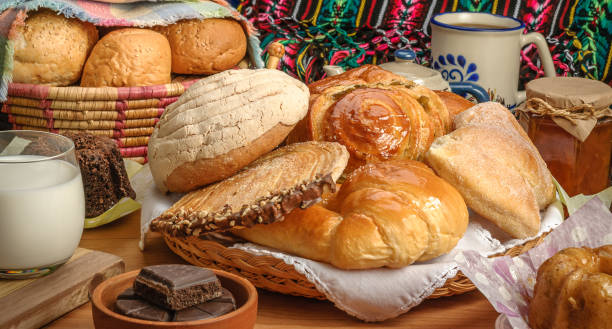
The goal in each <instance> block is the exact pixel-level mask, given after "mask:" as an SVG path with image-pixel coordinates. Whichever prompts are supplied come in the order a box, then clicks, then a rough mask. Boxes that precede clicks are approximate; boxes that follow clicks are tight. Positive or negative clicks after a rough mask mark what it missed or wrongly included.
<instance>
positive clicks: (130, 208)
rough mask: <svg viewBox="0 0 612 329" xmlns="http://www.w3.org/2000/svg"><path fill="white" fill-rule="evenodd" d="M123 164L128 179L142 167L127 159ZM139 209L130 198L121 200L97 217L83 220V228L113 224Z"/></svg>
mask: <svg viewBox="0 0 612 329" xmlns="http://www.w3.org/2000/svg"><path fill="white" fill-rule="evenodd" d="M123 163H124V164H125V171H126V172H127V174H128V178H130V179H131V178H132V177H133V176H134V175H135V174H136V173H137V172H138V171H139V170H140V169H141V168H142V165H141V164H140V163H138V162H136V161H132V160H129V159H123ZM138 209H140V203H138V202H136V201H135V200H132V199H130V198H123V199H121V200H119V202H117V204H115V205H114V206H113V207H112V208H110V209H109V210H107V211H105V212H104V213H102V214H101V215H100V216H98V217H94V218H85V226H84V227H85V228H94V227H98V226H102V225H104V224H108V223H110V222H113V221H114V220H116V219H119V218H121V217H123V216H125V215H128V214H131V213H133V212H134V211H136V210H138Z"/></svg>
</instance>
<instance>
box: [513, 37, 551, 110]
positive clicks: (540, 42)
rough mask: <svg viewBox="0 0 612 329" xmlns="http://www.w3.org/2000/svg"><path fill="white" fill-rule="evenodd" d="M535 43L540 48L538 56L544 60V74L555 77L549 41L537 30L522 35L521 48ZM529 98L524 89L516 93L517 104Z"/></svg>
mask: <svg viewBox="0 0 612 329" xmlns="http://www.w3.org/2000/svg"><path fill="white" fill-rule="evenodd" d="M530 43H534V44H535V45H536V47H537V48H538V56H540V60H541V61H542V66H543V68H544V76H547V77H554V76H556V75H557V73H556V71H555V65H554V64H553V59H552V56H551V55H550V50H549V49H548V43H546V39H545V38H544V36H543V35H542V34H540V33H537V32H531V33H527V34H522V35H521V48H523V47H525V46H526V45H528V44H530ZM526 98H527V95H526V94H525V91H524V90H521V91H519V92H517V94H516V104H519V103H522V102H523V101H525V99H526Z"/></svg>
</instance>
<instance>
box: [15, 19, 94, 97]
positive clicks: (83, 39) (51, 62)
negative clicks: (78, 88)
mask: <svg viewBox="0 0 612 329" xmlns="http://www.w3.org/2000/svg"><path fill="white" fill-rule="evenodd" d="M17 31H18V33H17V37H16V39H15V55H14V64H13V65H14V66H13V82H19V83H31V84H42V85H49V86H68V85H70V84H73V83H75V82H77V81H79V78H80V77H81V71H82V70H83V64H84V63H85V60H86V59H87V55H88V54H89V52H90V50H91V48H92V47H93V46H94V44H95V43H96V41H98V30H96V27H95V26H94V25H93V24H91V23H88V22H82V21H80V20H78V19H76V18H66V17H64V16H62V15H60V14H56V13H55V12H53V11H51V10H48V9H41V10H38V11H35V12H33V13H31V14H29V15H28V18H26V20H25V24H24V25H23V26H20V27H18V28H17Z"/></svg>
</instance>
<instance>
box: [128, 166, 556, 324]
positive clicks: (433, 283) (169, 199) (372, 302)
mask: <svg viewBox="0 0 612 329" xmlns="http://www.w3.org/2000/svg"><path fill="white" fill-rule="evenodd" d="M132 186H133V187H134V189H135V190H136V195H137V196H138V197H137V201H139V202H140V203H141V204H142V211H141V219H140V223H141V233H142V234H141V242H140V247H141V249H144V247H145V246H144V236H145V234H146V233H147V232H148V230H149V224H150V223H151V221H152V220H153V219H154V218H156V217H157V216H159V215H161V213H162V212H164V211H165V210H166V209H168V208H169V207H170V206H171V205H172V204H173V203H174V202H176V201H177V200H178V199H179V198H180V197H181V196H182V195H180V194H169V195H164V194H162V193H161V192H159V191H158V190H157V188H156V187H155V184H154V183H153V178H152V176H151V172H150V170H149V167H148V166H145V167H144V168H143V169H142V170H141V171H140V172H138V173H137V174H136V175H135V176H134V177H133V179H132ZM562 221H563V212H562V207H561V203H560V202H558V201H557V202H556V203H554V204H552V205H551V206H550V207H548V209H546V211H544V212H543V213H542V225H541V228H540V233H539V234H538V236H540V235H541V234H542V233H543V232H547V231H550V230H551V229H552V228H554V227H556V226H558V225H559V224H560V223H561V222H562ZM534 238H535V237H534ZM532 239H533V238H532ZM526 241H527V240H518V239H511V238H510V237H509V236H508V235H507V234H505V233H504V232H502V231H501V230H499V229H497V227H495V226H494V225H492V224H490V223H489V222H488V221H486V220H484V219H482V218H481V217H480V216H479V215H477V214H475V213H470V224H469V225H468V229H467V231H466V233H465V235H464V236H463V238H462V239H461V240H460V241H459V243H458V244H457V246H456V247H455V248H454V249H453V250H452V251H451V252H450V253H449V254H446V255H443V256H440V257H438V258H435V259H433V260H430V261H427V262H419V263H415V264H412V265H410V266H406V267H404V268H400V269H389V268H379V269H372V270H340V269H337V268H335V267H333V266H331V265H328V264H326V263H321V262H316V261H312V260H309V259H305V258H301V257H296V256H292V255H289V254H287V253H284V252H281V251H278V250H275V249H272V248H267V247H264V246H260V245H257V244H253V243H236V244H234V245H233V246H231V247H230V248H237V249H241V250H244V251H246V252H249V253H252V254H255V255H269V256H272V257H275V258H278V259H281V260H283V261H284V262H285V263H287V264H290V265H293V266H294V268H295V270H296V271H297V272H299V273H301V274H302V275H304V276H305V277H306V278H307V279H308V280H309V281H311V282H312V283H313V284H314V285H315V286H316V287H317V289H318V290H319V291H321V292H322V293H323V294H325V296H326V297H327V299H328V300H330V301H332V302H333V303H334V305H335V306H336V307H338V308H339V309H341V310H343V311H345V312H347V313H348V314H350V315H352V316H355V317H356V318H359V319H361V320H364V321H383V320H386V319H390V318H393V317H396V316H398V315H400V314H402V313H405V312H407V311H408V310H410V309H411V308H413V307H415V306H416V305H418V304H420V303H421V302H422V301H423V300H424V299H425V298H427V296H429V295H431V294H432V293H433V291H434V290H435V289H436V288H438V287H441V286H443V285H444V283H445V282H446V279H449V278H452V277H454V276H455V275H456V274H457V271H458V269H457V263H456V262H455V260H454V259H455V256H456V255H457V254H459V253H460V252H461V251H464V250H477V251H478V252H480V253H481V254H483V255H485V256H488V255H492V254H496V253H499V252H503V251H505V250H507V249H509V248H512V247H514V246H516V245H519V244H522V243H524V242H526Z"/></svg>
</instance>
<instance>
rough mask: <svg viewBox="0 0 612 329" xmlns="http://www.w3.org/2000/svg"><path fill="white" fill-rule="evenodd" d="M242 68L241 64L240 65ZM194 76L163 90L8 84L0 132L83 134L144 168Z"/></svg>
mask: <svg viewBox="0 0 612 329" xmlns="http://www.w3.org/2000/svg"><path fill="white" fill-rule="evenodd" d="M269 47H272V48H274V51H273V52H270V53H269V54H268V55H269V56H268V59H267V63H266V64H267V65H266V67H268V68H276V67H277V66H278V63H279V60H280V58H281V57H282V56H283V54H284V49H283V46H282V45H281V44H280V43H273V44H270V46H269ZM241 64H244V65H242V66H243V67H244V66H248V63H247V62H244V63H241ZM199 78H201V77H200V76H192V77H184V76H179V77H176V78H175V79H174V81H175V82H173V83H170V84H167V85H158V86H146V87H120V88H114V87H101V88H87V87H75V86H72V87H50V86H43V85H31V84H21V83H11V84H9V88H8V95H7V100H6V102H4V103H2V108H1V110H0V130H6V129H28V130H42V131H50V132H53V133H63V132H86V133H89V134H94V135H101V136H106V137H109V138H112V139H113V140H115V142H116V143H117V146H118V147H119V150H120V151H121V155H122V156H123V157H125V158H132V159H134V160H136V161H139V162H141V163H144V162H146V161H147V145H148V143H149V137H150V136H151V134H152V133H153V128H154V127H155V124H156V123H157V122H158V121H159V118H160V116H161V115H162V113H163V112H164V109H165V108H166V106H168V105H169V104H172V103H173V102H175V101H176V100H177V99H178V97H179V96H181V95H182V94H183V92H185V90H186V89H187V88H188V87H189V86H191V85H192V84H193V83H194V82H196V81H197V80H198V79H199Z"/></svg>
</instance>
